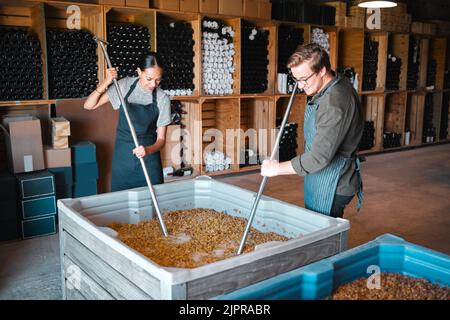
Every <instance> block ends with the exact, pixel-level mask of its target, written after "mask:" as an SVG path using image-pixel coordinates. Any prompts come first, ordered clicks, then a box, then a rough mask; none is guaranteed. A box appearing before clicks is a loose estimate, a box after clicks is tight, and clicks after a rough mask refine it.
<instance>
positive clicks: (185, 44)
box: [157, 22, 195, 96]
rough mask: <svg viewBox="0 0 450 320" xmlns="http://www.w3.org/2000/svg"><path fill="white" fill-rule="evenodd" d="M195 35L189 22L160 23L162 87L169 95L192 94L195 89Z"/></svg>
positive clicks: (159, 41)
mask: <svg viewBox="0 0 450 320" xmlns="http://www.w3.org/2000/svg"><path fill="white" fill-rule="evenodd" d="M193 35H194V30H193V29H192V26H191V24H190V23H187V22H172V23H166V24H158V27H157V36H158V53H159V54H160V55H161V58H162V60H163V62H164V74H163V81H162V82H161V88H162V89H163V90H164V91H165V92H166V93H167V94H168V95H169V96H190V95H192V93H193V91H194V88H195V85H194V56H195V53H194V44H195V42H194V39H193Z"/></svg>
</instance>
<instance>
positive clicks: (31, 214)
mask: <svg viewBox="0 0 450 320" xmlns="http://www.w3.org/2000/svg"><path fill="white" fill-rule="evenodd" d="M20 212H21V218H22V219H34V218H39V217H45V216H50V215H55V214H56V212H57V211H56V198H55V196H54V195H53V196H51V197H42V198H37V199H31V200H22V201H21V202H20Z"/></svg>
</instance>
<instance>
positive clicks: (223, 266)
mask: <svg viewBox="0 0 450 320" xmlns="http://www.w3.org/2000/svg"><path fill="white" fill-rule="evenodd" d="M193 183H196V184H198V183H200V184H202V185H205V184H207V185H206V187H209V188H210V189H211V184H212V183H214V184H217V186H219V187H226V188H233V189H235V191H236V192H238V193H242V194H245V193H251V194H253V196H254V195H255V193H254V192H251V191H248V190H245V189H242V188H239V187H236V186H232V185H229V184H226V183H223V182H218V181H215V180H212V179H211V178H209V177H203V176H202V177H197V178H195V179H192V180H185V181H181V182H172V183H170V184H165V185H156V186H154V189H155V192H156V194H157V196H158V193H161V192H162V191H163V190H164V189H170V188H173V187H174V186H175V185H176V184H177V185H183V184H193ZM145 192H147V197H146V198H148V199H150V195H149V194H148V191H147V188H146V187H145V188H137V189H132V190H129V191H119V192H114V193H108V194H103V195H95V196H89V197H82V198H77V199H63V200H59V201H58V209H59V210H61V211H62V212H64V214H65V215H66V216H67V218H69V219H72V220H73V221H74V222H75V223H76V224H77V225H79V226H80V227H81V228H83V229H85V230H86V231H88V232H89V233H90V234H92V235H93V236H94V237H96V238H97V239H98V240H99V241H102V242H103V243H105V244H106V245H108V246H109V247H112V248H113V249H114V250H116V251H117V252H118V253H119V254H121V255H123V256H124V257H126V258H127V259H129V260H131V261H133V263H135V264H137V265H138V266H139V267H141V268H142V269H144V270H145V271H147V272H148V273H149V274H151V275H153V276H155V277H157V278H158V279H160V280H161V281H164V282H167V283H169V284H170V285H177V284H183V283H186V282H189V281H193V280H196V279H200V278H204V277H207V276H209V275H213V274H217V273H220V272H223V271H226V270H230V269H234V268H236V267H239V266H242V265H245V264H248V263H250V262H254V261H257V260H260V259H263V258H265V257H268V256H272V255H279V254H282V253H284V252H287V251H290V250H292V249H295V248H299V247H303V246H306V245H308V244H311V243H314V242H317V241H320V240H323V239H325V238H328V237H331V236H334V235H337V234H341V233H343V232H346V231H348V230H349V228H350V223H349V222H348V220H345V219H339V218H338V219H335V218H330V217H327V216H324V215H322V214H319V213H316V212H313V211H310V210H307V209H305V208H300V207H297V206H294V205H291V204H287V203H285V202H281V201H279V200H276V199H273V198H271V197H267V196H262V197H261V202H260V206H261V205H262V206H263V205H264V203H265V202H266V203H267V202H272V201H275V202H277V203H280V204H283V205H284V206H287V207H288V208H293V209H295V210H300V211H303V212H302V213H303V214H304V215H305V216H306V217H308V219H319V220H323V221H328V224H329V226H328V227H326V228H322V229H319V230H316V231H313V232H311V233H309V234H306V235H303V236H301V237H296V238H293V239H290V240H288V241H285V242H277V243H270V245H267V246H264V245H263V246H262V247H261V248H260V249H257V250H255V251H252V252H249V253H243V254H241V255H239V256H234V257H231V258H227V259H225V260H221V261H217V262H214V263H211V264H207V265H203V266H200V267H197V268H192V269H187V268H185V269H184V268H166V267H161V266H160V265H158V264H156V263H154V262H153V261H151V260H150V259H149V258H147V257H146V256H144V255H142V254H141V253H139V252H137V251H136V250H134V249H132V248H131V247H129V246H127V245H125V244H124V243H123V242H121V241H120V240H118V239H116V238H115V237H113V236H111V235H110V233H109V232H105V231H104V230H103V231H102V229H100V228H101V227H103V226H101V225H96V224H94V223H93V222H92V221H91V218H92V215H89V213H88V212H89V211H92V210H95V209H96V206H95V205H93V204H94V203H95V202H97V201H98V200H99V199H101V198H106V197H108V199H109V198H110V197H113V198H114V200H115V201H116V200H117V202H116V203H121V201H123V200H126V201H125V203H128V200H132V201H135V202H136V204H137V203H138V202H139V201H142V200H143V199H144V198H143V196H144V193H145ZM158 199H160V197H158ZM148 201H150V200H148ZM159 201H160V200H159ZM89 205H92V206H89ZM250 205H251V203H250ZM250 205H249V206H250ZM160 206H161V205H160ZM126 207H127V206H124V207H123V208H126ZM247 214H250V209H249V210H248V213H247ZM255 220H256V219H255ZM243 232H244V230H242V233H243ZM342 250H343V249H342V248H341V249H340V251H342Z"/></svg>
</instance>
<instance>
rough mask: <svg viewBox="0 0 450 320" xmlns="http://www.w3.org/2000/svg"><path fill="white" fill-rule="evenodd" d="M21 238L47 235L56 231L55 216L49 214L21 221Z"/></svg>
mask: <svg viewBox="0 0 450 320" xmlns="http://www.w3.org/2000/svg"><path fill="white" fill-rule="evenodd" d="M21 231H22V239H30V238H35V237H40V236H47V235H51V234H55V233H56V217H55V216H49V217H43V218H37V219H32V220H24V221H22V230H21Z"/></svg>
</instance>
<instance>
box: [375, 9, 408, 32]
mask: <svg viewBox="0 0 450 320" xmlns="http://www.w3.org/2000/svg"><path fill="white" fill-rule="evenodd" d="M380 10H381V13H380V15H381V30H384V31H389V32H409V27H410V25H411V15H410V14H408V12H407V8H406V4H404V3H400V2H399V3H398V4H397V6H396V7H394V8H388V9H380Z"/></svg>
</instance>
